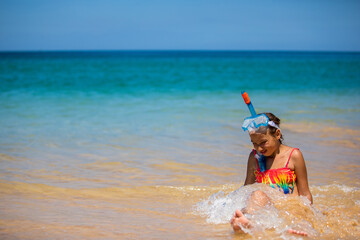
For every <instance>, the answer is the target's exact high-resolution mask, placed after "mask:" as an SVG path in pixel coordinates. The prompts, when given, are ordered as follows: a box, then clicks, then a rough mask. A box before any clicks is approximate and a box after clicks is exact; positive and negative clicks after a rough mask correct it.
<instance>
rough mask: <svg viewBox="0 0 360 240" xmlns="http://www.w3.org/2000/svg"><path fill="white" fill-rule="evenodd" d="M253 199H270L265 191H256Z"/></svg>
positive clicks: (253, 193)
mask: <svg viewBox="0 0 360 240" xmlns="http://www.w3.org/2000/svg"><path fill="white" fill-rule="evenodd" d="M251 197H253V198H259V199H262V198H264V199H266V198H267V199H268V198H269V197H268V195H266V193H264V192H263V191H261V190H256V191H254V192H252V193H251Z"/></svg>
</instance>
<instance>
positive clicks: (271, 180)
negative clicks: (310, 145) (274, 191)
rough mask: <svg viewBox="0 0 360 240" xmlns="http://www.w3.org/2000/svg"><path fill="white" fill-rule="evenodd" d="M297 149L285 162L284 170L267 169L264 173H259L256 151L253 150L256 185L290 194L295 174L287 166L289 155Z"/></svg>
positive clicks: (292, 189)
mask: <svg viewBox="0 0 360 240" xmlns="http://www.w3.org/2000/svg"><path fill="white" fill-rule="evenodd" d="M295 149H297V150H299V149H298V148H294V149H293V150H292V151H291V153H290V156H289V159H288V160H287V163H286V165H285V167H284V168H276V169H268V170H265V171H264V172H261V171H260V166H259V161H258V159H257V157H256V156H257V154H256V151H255V150H253V152H254V154H255V159H256V164H257V166H258V168H257V169H256V171H255V172H254V174H255V177H256V182H258V183H265V184H269V185H270V186H271V187H273V188H276V187H278V188H279V190H282V191H283V192H284V193H285V194H288V193H292V192H293V191H294V186H295V181H296V175H295V172H294V171H292V170H290V168H288V164H289V161H290V158H291V154H292V153H293V152H294V150H295Z"/></svg>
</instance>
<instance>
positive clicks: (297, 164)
mask: <svg viewBox="0 0 360 240" xmlns="http://www.w3.org/2000/svg"><path fill="white" fill-rule="evenodd" d="M291 160H292V161H293V163H294V171H295V174H296V185H297V189H298V191H299V195H300V196H305V197H307V198H308V199H309V201H310V202H311V203H313V199H312V195H311V192H310V189H309V184H308V177H307V171H306V165H305V161H304V157H303V155H302V153H301V152H300V150H295V151H294V152H293V154H292V156H291Z"/></svg>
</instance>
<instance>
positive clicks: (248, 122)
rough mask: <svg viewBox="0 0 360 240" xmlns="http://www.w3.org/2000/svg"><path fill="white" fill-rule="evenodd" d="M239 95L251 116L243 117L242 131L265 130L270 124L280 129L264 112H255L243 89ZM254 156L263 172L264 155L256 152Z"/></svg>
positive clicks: (264, 168)
mask: <svg viewBox="0 0 360 240" xmlns="http://www.w3.org/2000/svg"><path fill="white" fill-rule="evenodd" d="M241 95H242V96H243V98H244V101H245V103H246V105H247V106H248V108H249V111H250V113H251V117H247V118H245V119H244V122H243V125H242V129H243V130H244V131H248V132H249V133H253V132H260V131H263V130H265V131H266V129H267V126H272V127H275V128H277V129H280V128H279V126H278V125H276V124H275V123H274V122H273V121H269V118H268V116H266V114H264V113H262V114H256V111H255V109H254V106H253V105H252V103H251V101H250V98H249V96H248V94H247V93H246V92H245V91H242V92H241ZM255 157H256V158H257V160H258V163H259V168H260V171H261V172H264V171H265V170H266V167H265V166H266V165H265V163H266V159H265V156H264V155H262V154H260V153H257V154H256V156H255Z"/></svg>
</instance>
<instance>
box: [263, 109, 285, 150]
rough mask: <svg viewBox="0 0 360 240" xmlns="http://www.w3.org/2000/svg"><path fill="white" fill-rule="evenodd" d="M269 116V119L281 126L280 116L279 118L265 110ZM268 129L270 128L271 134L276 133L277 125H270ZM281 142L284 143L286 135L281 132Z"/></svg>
mask: <svg viewBox="0 0 360 240" xmlns="http://www.w3.org/2000/svg"><path fill="white" fill-rule="evenodd" d="M264 114H265V115H266V116H267V117H268V118H269V121H273V122H274V123H275V124H276V125H278V126H279V127H280V122H281V120H280V118H278V117H277V116H275V115H274V114H272V113H270V112H265V113H264ZM268 129H269V132H270V134H271V135H275V132H276V130H277V128H276V127H273V126H268ZM279 141H280V143H282V142H283V141H284V137H283V135H282V133H281V136H280V139H279Z"/></svg>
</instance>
